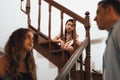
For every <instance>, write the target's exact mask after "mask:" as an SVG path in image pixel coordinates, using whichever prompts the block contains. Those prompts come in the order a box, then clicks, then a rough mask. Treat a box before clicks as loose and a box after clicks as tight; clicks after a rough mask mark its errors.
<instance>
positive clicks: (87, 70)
mask: <svg viewBox="0 0 120 80" xmlns="http://www.w3.org/2000/svg"><path fill="white" fill-rule="evenodd" d="M22 1H23V0H21V11H22V12H24V13H25V14H26V15H27V17H28V21H27V22H28V28H29V27H30V26H31V20H30V0H26V1H27V4H26V10H23V9H22ZM43 1H45V2H47V3H48V4H49V19H48V20H49V21H48V22H49V23H48V27H49V30H48V33H49V34H48V38H49V39H48V41H49V48H50V47H51V6H53V7H55V8H57V9H58V10H60V11H61V27H62V28H61V33H63V16H64V13H66V14H67V15H69V16H71V17H72V18H73V19H75V21H78V22H80V23H82V24H83V25H84V28H85V30H86V37H87V44H88V45H86V58H85V76H86V79H85V80H90V31H89V30H90V23H89V13H88V12H86V14H85V15H86V16H85V18H82V17H81V16H79V15H77V14H76V13H74V12H72V11H71V10H69V9H67V8H65V7H64V6H62V5H60V4H58V3H57V2H55V1H54V0H43ZM38 4H39V9H38V10H39V11H38V33H39V31H40V32H41V29H40V21H41V19H40V17H41V0H39V1H38ZM49 51H50V50H49ZM76 53H77V52H76ZM71 57H72V56H71ZM78 57H80V56H78ZM76 59H78V58H75V60H74V61H76ZM69 64H73V63H71V62H70V63H69Z"/></svg>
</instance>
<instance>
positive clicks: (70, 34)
mask: <svg viewBox="0 0 120 80" xmlns="http://www.w3.org/2000/svg"><path fill="white" fill-rule="evenodd" d="M74 31H75V22H74V20H73V19H69V20H67V21H66V24H65V33H64V35H63V40H62V39H61V37H60V34H59V35H57V36H55V38H54V39H53V42H57V43H61V48H62V49H64V50H65V51H68V52H69V53H70V55H71V54H72V53H73V51H74V47H73V43H74V41H73V40H74ZM78 37H79V36H78V35H77V34H76V44H77V45H80V42H79V41H78Z"/></svg>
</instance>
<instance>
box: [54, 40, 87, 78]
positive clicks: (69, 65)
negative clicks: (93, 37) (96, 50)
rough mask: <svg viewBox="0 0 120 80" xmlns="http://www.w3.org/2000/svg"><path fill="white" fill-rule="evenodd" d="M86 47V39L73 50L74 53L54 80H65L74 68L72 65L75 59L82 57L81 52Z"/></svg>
mask: <svg viewBox="0 0 120 80" xmlns="http://www.w3.org/2000/svg"><path fill="white" fill-rule="evenodd" d="M87 45H88V38H86V39H85V40H84V41H83V43H82V45H81V46H80V47H79V48H77V49H76V50H75V52H74V53H73V55H72V56H71V57H70V59H69V60H68V61H67V63H66V64H65V66H64V67H63V68H62V70H61V72H60V73H59V75H58V76H57V77H56V79H55V80H64V79H65V77H66V76H67V74H68V73H69V72H70V70H71V68H72V67H73V66H74V64H75V62H76V61H77V59H78V58H79V56H81V55H82V52H83V50H84V49H85V48H86V46H87Z"/></svg>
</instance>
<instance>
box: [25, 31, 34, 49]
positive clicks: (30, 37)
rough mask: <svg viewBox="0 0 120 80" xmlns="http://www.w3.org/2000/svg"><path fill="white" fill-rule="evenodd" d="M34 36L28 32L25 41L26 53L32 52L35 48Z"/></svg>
mask: <svg viewBox="0 0 120 80" xmlns="http://www.w3.org/2000/svg"><path fill="white" fill-rule="evenodd" d="M33 42H34V36H33V33H32V32H30V31H28V32H27V34H26V37H25V40H24V48H25V50H26V51H31V50H32V48H33Z"/></svg>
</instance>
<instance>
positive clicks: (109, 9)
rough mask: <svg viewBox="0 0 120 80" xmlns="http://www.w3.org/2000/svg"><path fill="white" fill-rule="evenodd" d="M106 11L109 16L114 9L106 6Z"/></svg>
mask: <svg viewBox="0 0 120 80" xmlns="http://www.w3.org/2000/svg"><path fill="white" fill-rule="evenodd" d="M106 11H107V12H108V13H109V14H111V13H113V12H114V9H113V7H112V6H108V7H107V9H106Z"/></svg>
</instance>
